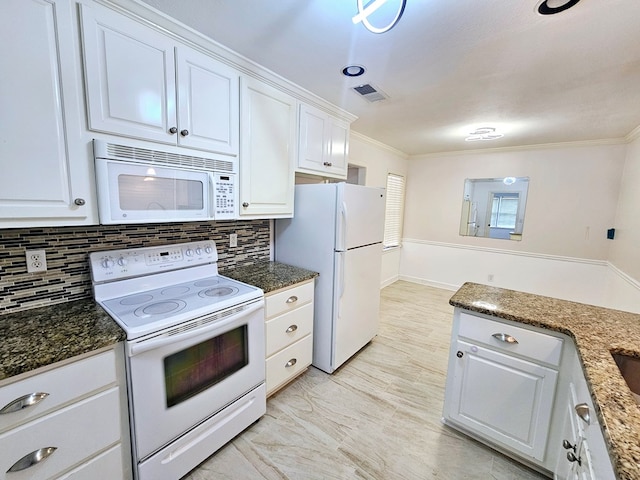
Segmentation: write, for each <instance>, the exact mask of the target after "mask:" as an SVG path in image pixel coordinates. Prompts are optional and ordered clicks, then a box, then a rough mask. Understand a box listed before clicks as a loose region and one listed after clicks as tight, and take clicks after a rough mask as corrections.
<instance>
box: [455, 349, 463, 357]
mask: <svg viewBox="0 0 640 480" xmlns="http://www.w3.org/2000/svg"><path fill="white" fill-rule="evenodd" d="M463 355H464V353H462V352H461V351H460V350H458V351H457V352H456V357H458V358H462V356H463Z"/></svg>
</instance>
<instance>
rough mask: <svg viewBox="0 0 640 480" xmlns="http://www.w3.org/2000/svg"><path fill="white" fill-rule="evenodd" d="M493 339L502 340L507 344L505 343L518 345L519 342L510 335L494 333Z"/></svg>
mask: <svg viewBox="0 0 640 480" xmlns="http://www.w3.org/2000/svg"><path fill="white" fill-rule="evenodd" d="M491 336H492V337H493V338H495V339H496V340H500V341H501V342H505V343H518V340H516V339H515V338H514V337H512V336H511V335H509V334H508V333H494V334H493V335H491Z"/></svg>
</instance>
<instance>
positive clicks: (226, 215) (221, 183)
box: [213, 173, 238, 220]
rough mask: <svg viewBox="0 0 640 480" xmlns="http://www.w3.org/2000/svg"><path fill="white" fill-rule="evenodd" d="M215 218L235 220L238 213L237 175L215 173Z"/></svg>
mask: <svg viewBox="0 0 640 480" xmlns="http://www.w3.org/2000/svg"><path fill="white" fill-rule="evenodd" d="M213 185H214V192H213V218H214V219H215V220H234V219H236V218H238V215H237V213H236V206H237V204H238V201H237V195H236V194H237V188H236V178H235V175H231V174H225V173H216V174H214V182H213Z"/></svg>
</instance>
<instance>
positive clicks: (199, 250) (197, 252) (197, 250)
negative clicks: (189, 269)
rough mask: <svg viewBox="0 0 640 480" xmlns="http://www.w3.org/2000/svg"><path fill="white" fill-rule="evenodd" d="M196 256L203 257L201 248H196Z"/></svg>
mask: <svg viewBox="0 0 640 480" xmlns="http://www.w3.org/2000/svg"><path fill="white" fill-rule="evenodd" d="M196 255H198V256H200V255H202V249H201V248H200V247H197V248H196Z"/></svg>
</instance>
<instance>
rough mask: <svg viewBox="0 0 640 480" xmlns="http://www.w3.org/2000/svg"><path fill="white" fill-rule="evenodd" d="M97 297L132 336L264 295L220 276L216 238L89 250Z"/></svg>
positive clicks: (147, 333) (161, 328) (154, 331)
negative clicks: (163, 244) (138, 246)
mask: <svg viewBox="0 0 640 480" xmlns="http://www.w3.org/2000/svg"><path fill="white" fill-rule="evenodd" d="M89 259H90V262H91V275H92V279H93V286H94V293H95V298H96V301H98V303H100V305H101V306H102V307H103V308H104V309H105V310H106V311H107V312H108V313H109V314H110V315H111V316H112V317H113V318H114V320H115V321H116V322H118V324H119V325H120V326H121V327H122V328H123V329H124V330H125V331H126V333H127V338H128V339H129V340H133V339H137V338H140V337H143V336H146V335H149V334H156V333H159V332H162V331H163V330H166V329H168V328H172V327H174V326H175V325H178V324H181V323H183V322H187V321H190V320H194V319H197V318H199V317H202V316H205V315H210V314H214V313H216V312H219V311H222V310H224V309H228V308H231V307H235V306H237V305H240V304H242V303H245V302H248V301H253V300H257V299H260V298H262V297H263V295H264V294H263V292H262V290H260V289H259V288H256V287H253V286H251V285H247V284H245V283H242V282H238V281H235V280H233V279H231V278H228V277H224V276H222V275H218V267H217V263H216V261H217V252H216V248H215V243H213V242H212V241H204V242H190V243H184V244H175V245H167V246H162V247H143V248H134V249H124V250H112V251H107V252H93V253H91V254H90V255H89Z"/></svg>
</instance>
